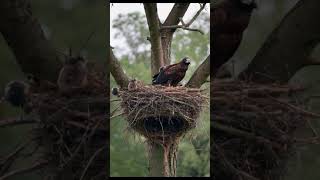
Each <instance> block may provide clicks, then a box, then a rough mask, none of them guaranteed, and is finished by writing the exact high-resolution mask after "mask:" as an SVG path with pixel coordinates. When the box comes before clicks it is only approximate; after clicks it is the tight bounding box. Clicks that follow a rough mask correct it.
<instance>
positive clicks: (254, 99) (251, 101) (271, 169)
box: [211, 80, 316, 180]
mask: <svg viewBox="0 0 320 180" xmlns="http://www.w3.org/2000/svg"><path fill="white" fill-rule="evenodd" d="M301 90H303V88H301V87H299V86H288V85H279V84H267V85H263V84H254V83H247V82H238V81H218V80H217V81H214V82H213V83H212V87H211V100H212V103H213V106H212V109H211V119H212V122H211V123H212V126H213V128H214V130H213V144H212V146H211V147H212V148H213V151H212V155H211V158H212V160H213V163H212V166H211V169H212V172H213V176H214V179H230V180H233V179H234V180H239V179H241V180H242V179H243V180H247V179H249V180H250V179H255V180H256V179H261V180H276V179H281V177H282V175H283V174H284V172H285V170H286V168H285V167H286V162H287V160H288V158H289V157H290V156H291V155H293V153H294V145H296V143H297V142H298V140H297V138H296V137H295V132H296V130H297V129H298V128H302V127H305V125H306V118H307V117H308V116H309V117H310V116H316V115H315V114H313V113H310V112H306V111H305V110H303V109H302V107H301V106H302V105H303V104H302V103H299V101H298V100H297V98H295V94H297V93H298V92H299V91H301Z"/></svg>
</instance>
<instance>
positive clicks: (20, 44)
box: [0, 0, 61, 81]
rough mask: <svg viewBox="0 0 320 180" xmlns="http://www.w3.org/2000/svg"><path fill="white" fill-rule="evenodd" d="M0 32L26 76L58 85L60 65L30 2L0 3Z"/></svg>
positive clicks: (25, 0) (6, 1)
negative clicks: (56, 82)
mask: <svg viewBox="0 0 320 180" xmlns="http://www.w3.org/2000/svg"><path fill="white" fill-rule="evenodd" d="M0 31H1V33H2V35H3V37H4V39H5V40H6V41H7V43H8V45H9V46H10V48H11V50H12V51H13V53H14V55H15V57H16V60H17V61H18V63H19V64H20V67H21V69H22V71H23V72H25V73H31V74H33V75H35V76H37V77H39V78H40V79H44V80H51V81H56V79H57V77H58V72H59V70H60V67H61V63H60V61H58V56H57V54H56V51H55V50H54V49H53V47H51V46H50V43H49V42H48V40H47V39H46V37H45V36H44V32H43V31H42V29H41V25H40V23H39V22H38V21H37V19H36V18H35V17H34V16H33V15H32V12H31V7H30V3H29V1H27V0H2V1H0Z"/></svg>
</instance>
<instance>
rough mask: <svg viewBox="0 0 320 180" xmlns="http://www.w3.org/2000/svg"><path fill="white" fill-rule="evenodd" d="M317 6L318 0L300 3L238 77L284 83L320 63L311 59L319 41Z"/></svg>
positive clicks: (302, 0) (307, 0)
mask: <svg viewBox="0 0 320 180" xmlns="http://www.w3.org/2000/svg"><path fill="white" fill-rule="evenodd" d="M319 7H320V1H319V0H300V1H299V2H298V3H297V4H296V5H295V7H294V8H293V9H292V10H291V11H290V12H289V13H288V14H287V15H286V17H285V18H284V19H283V20H282V22H281V23H280V25H279V26H278V27H277V28H276V29H275V30H274V31H273V32H272V33H271V34H270V36H269V37H268V40H267V41H266V42H265V43H264V44H263V46H262V47H261V49H260V50H259V51H258V53H257V55H256V56H255V57H254V59H253V60H252V62H251V63H250V64H249V66H248V67H247V69H245V70H244V71H243V72H242V73H241V74H240V75H239V78H241V79H247V78H249V79H250V80H252V81H255V82H274V81H279V82H283V83H285V82H287V81H288V80H289V79H290V78H291V77H292V76H293V75H294V74H295V73H296V72H297V71H299V70H300V69H301V68H303V67H305V66H308V65H314V64H320V62H318V61H313V60H312V59H311V58H310V55H311V52H312V50H313V49H314V47H315V46H316V45H317V43H318V42H319V40H320V34H319V32H320V21H319V19H318V17H320V11H319ZM251 77H252V78H251Z"/></svg>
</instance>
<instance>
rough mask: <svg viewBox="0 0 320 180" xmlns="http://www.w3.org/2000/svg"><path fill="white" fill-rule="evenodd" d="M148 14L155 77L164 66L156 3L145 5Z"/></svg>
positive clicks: (152, 71) (152, 73) (152, 69)
mask: <svg viewBox="0 0 320 180" xmlns="http://www.w3.org/2000/svg"><path fill="white" fill-rule="evenodd" d="M143 5H144V9H145V12H146V17H147V22H148V27H149V32H150V42H151V75H152V76H153V75H154V74H156V73H157V72H158V71H159V68H160V67H161V66H163V65H164V62H163V50H162V45H161V35H160V21H159V17H158V10H157V4H156V3H144V4H143Z"/></svg>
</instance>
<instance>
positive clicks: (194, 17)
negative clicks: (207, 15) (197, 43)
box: [180, 3, 206, 27]
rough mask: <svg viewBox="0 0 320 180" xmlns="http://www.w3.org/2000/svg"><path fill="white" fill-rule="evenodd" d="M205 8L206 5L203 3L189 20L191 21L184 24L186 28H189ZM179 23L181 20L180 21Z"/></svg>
mask: <svg viewBox="0 0 320 180" xmlns="http://www.w3.org/2000/svg"><path fill="white" fill-rule="evenodd" d="M205 7H206V3H203V4H202V5H201V4H200V9H199V10H198V11H197V13H196V14H195V15H194V16H193V17H192V18H191V20H190V21H189V22H188V23H187V24H185V26H186V27H189V26H190V25H191V24H192V23H193V22H194V21H195V20H196V19H197V18H198V16H199V15H200V14H201V12H202V10H204V8H205ZM180 21H181V22H183V21H182V19H180Z"/></svg>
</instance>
